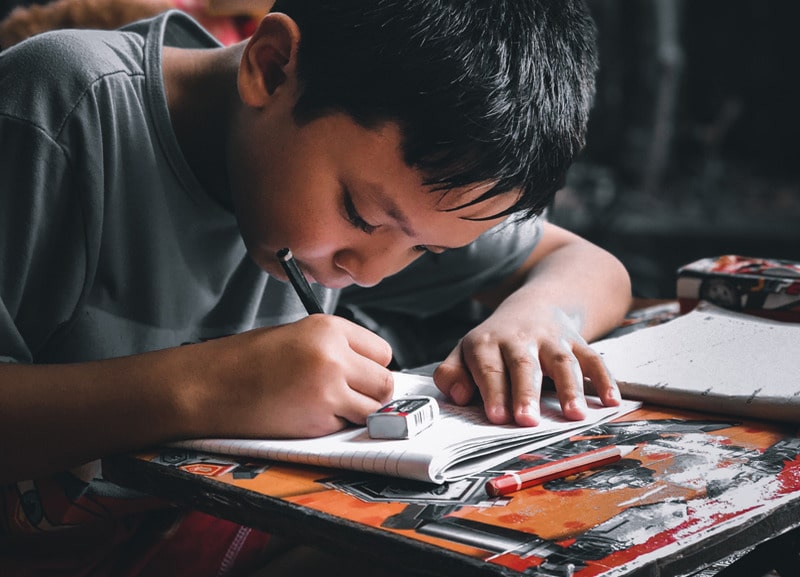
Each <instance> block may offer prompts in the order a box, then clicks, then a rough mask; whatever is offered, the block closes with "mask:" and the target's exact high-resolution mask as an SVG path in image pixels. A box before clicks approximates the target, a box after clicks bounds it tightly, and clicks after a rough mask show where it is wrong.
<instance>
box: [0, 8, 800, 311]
mask: <svg viewBox="0 0 800 577" xmlns="http://www.w3.org/2000/svg"><path fill="white" fill-rule="evenodd" d="M62 1H63V0H62ZM69 1H70V2H71V3H77V2H84V3H86V4H87V5H90V4H92V3H94V6H95V10H100V11H103V12H106V13H107V12H108V11H109V10H108V8H109V6H112V2H115V0H69ZM116 1H118V2H119V3H127V4H128V5H130V4H137V3H139V4H144V5H146V4H147V3H148V2H151V3H152V4H153V5H155V4H156V3H157V2H156V1H155V0H116ZM206 1H208V2H211V1H214V0H206ZM251 1H252V2H253V3H258V2H260V3H261V5H263V4H270V2H268V1H267V0H251ZM487 1H489V0H487ZM587 1H588V3H589V6H590V8H591V9H592V12H593V14H594V17H595V20H596V22H597V27H598V30H599V46H600V58H601V69H600V74H599V77H598V91H597V98H596V104H595V108H594V111H593V115H592V119H591V124H590V128H589V140H588V145H587V147H586V149H585V151H584V153H583V154H582V156H581V158H580V159H579V161H578V162H577V163H576V164H575V165H574V167H573V168H572V169H571V171H570V174H569V178H568V183H567V187H566V188H565V189H564V190H562V191H561V192H560V193H559V194H558V196H557V199H556V202H555V205H554V206H553V210H552V212H551V217H552V219H553V220H554V221H555V222H557V223H558V224H561V225H562V226H564V227H566V228H568V229H570V230H573V231H575V232H577V233H579V234H581V235H582V236H584V237H586V238H589V239H590V240H592V241H594V242H596V243H598V244H599V245H601V246H604V247H605V248H607V249H609V250H610V251H612V252H613V253H614V254H616V255H617V256H618V257H619V258H620V259H621V260H622V261H623V262H624V263H625V265H626V266H627V267H628V269H629V271H630V272H631V276H632V278H633V284H634V293H635V295H636V296H639V297H644V298H670V297H674V295H675V280H676V275H675V272H676V269H677V268H678V267H679V266H680V265H682V264H685V263H688V262H690V261H693V260H696V259H698V258H701V257H706V256H716V255H719V254H728V253H733V254H741V255H745V256H758V257H775V258H787V259H793V260H800V145H799V144H798V140H797V139H798V135H799V134H800V87H799V86H798V81H797V78H796V77H797V76H798V72H799V71H800V46H799V44H800V40H798V27H799V26H800V2H797V1H796V0H696V1H693V2H692V1H688V0H587ZM164 2H169V0H164ZM222 2H224V0H217V4H220V3H222ZM29 3H31V2H30V0H0V19H1V18H3V17H4V16H5V15H6V14H7V13H8V12H9V11H10V10H11V8H12V7H13V6H14V5H18V4H19V5H24V4H29ZM198 5H199V6H200V7H201V9H202V1H201V0H199V1H198ZM113 6H114V7H115V8H118V7H119V6H120V4H113ZM106 15H107V14H106Z"/></svg>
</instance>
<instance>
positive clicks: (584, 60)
mask: <svg viewBox="0 0 800 577" xmlns="http://www.w3.org/2000/svg"><path fill="white" fill-rule="evenodd" d="M595 67H596V64H595V53H594V44H593V29H592V26H591V22H590V20H589V18H588V16H587V14H586V11H585V8H584V7H583V6H582V5H581V4H580V3H579V2H563V1H561V0H559V1H552V2H550V1H544V0H526V1H520V0H495V1H492V2H484V1H483V0H472V1H470V0H460V1H456V0H410V1H409V0H404V1H403V2H399V1H390V0H386V1H381V2H375V1H374V0H335V1H324V0H309V1H302V0H287V1H286V2H278V4H277V5H276V6H275V8H274V10H273V12H272V13H270V14H268V15H267V16H266V17H265V18H264V19H263V21H262V22H261V23H260V25H259V28H258V30H257V31H256V32H255V34H254V35H253V36H252V38H250V39H249V40H248V41H247V42H244V43H242V44H239V45H235V46H232V47H228V48H222V47H220V46H219V45H218V43H216V42H215V41H214V40H213V39H212V38H211V37H210V36H208V35H207V34H206V33H204V31H203V30H201V29H200V28H199V27H198V26H197V25H196V24H195V23H194V22H193V21H191V20H190V19H189V18H187V17H186V16H184V15H182V14H180V13H177V12H173V13H167V14H165V15H161V16H159V17H156V18H154V19H152V20H149V21H143V22H139V23H136V24H135V25H132V26H130V27H128V28H127V29H126V30H124V31H117V32H99V31H94V32H75V31H62V32H56V33H52V34H44V35H41V36H39V37H34V38H32V39H31V40H28V41H26V42H24V43H22V44H20V45H18V46H16V47H14V48H12V49H10V50H8V51H6V52H4V53H3V54H2V56H0V93H1V94H3V98H2V100H0V150H2V155H1V156H0V173H2V174H3V178H2V182H1V183H0V265H2V268H0V270H1V271H2V276H1V277H0V360H3V361H6V362H5V363H3V364H0V439H1V440H0V444H1V446H2V451H3V459H2V465H0V481H2V483H4V484H5V485H4V486H3V487H4V488H3V491H4V492H3V493H2V495H3V499H4V504H5V508H6V509H5V518H4V520H3V522H4V526H3V527H2V533H0V537H2V549H0V551H2V553H3V554H5V558H4V561H5V566H6V567H11V568H12V569H13V572H12V574H37V571H43V567H45V566H48V567H60V569H61V571H62V572H61V573H60V574H61V575H65V574H76V575H77V574H85V573H87V572H89V571H93V573H92V575H105V574H108V575H158V574H161V573H168V572H169V571H170V570H169V569H168V568H169V567H173V568H174V567H178V566H180V567H182V568H183V570H184V572H185V573H186V574H192V575H205V574H209V575H211V574H217V572H218V571H219V570H220V566H221V565H220V563H223V561H222V560H223V559H226V560H225V561H224V563H229V561H230V560H231V559H236V560H237V562H238V565H236V567H237V568H239V569H240V570H242V569H243V568H248V567H254V566H256V565H257V564H258V563H260V562H261V561H262V557H263V555H265V554H268V553H269V551H268V549H269V547H270V545H269V543H268V539H267V536H265V535H262V534H259V533H257V532H250V531H249V530H246V529H244V528H238V527H235V526H232V525H231V524H224V523H222V522H219V523H218V522H216V520H213V519H210V518H206V517H203V516H200V515H196V514H187V516H185V517H178V516H177V514H176V513H174V512H173V511H172V510H170V509H168V508H165V506H164V505H163V504H161V503H158V502H154V501H152V500H150V501H147V500H145V499H140V500H139V501H137V500H135V499H133V498H129V497H131V496H130V495H128V494H127V493H126V492H124V491H122V490H121V489H120V488H118V487H115V486H113V485H111V484H110V483H108V482H105V481H103V480H102V478H101V475H100V471H99V470H98V468H97V466H96V463H97V459H99V458H100V457H102V456H103V455H107V454H110V453H116V452H122V451H129V450H134V449H138V448H142V447H145V446H149V445H155V444H161V443H164V442H167V441H171V440H175V439H181V438H191V437H204V436H235V437H269V436H273V437H274V436H280V437H299V436H316V435H323V434H326V433H330V432H333V431H336V430H339V429H341V428H342V427H344V426H347V425H348V424H350V423H355V424H363V423H364V422H365V419H366V415H367V414H368V413H370V412H372V411H374V410H375V409H377V408H378V407H379V406H380V405H381V404H382V403H384V402H385V401H386V400H388V398H389V396H390V395H391V392H392V377H391V372H390V371H389V369H388V368H387V365H388V364H389V363H390V360H391V358H392V350H391V347H390V345H389V344H388V343H387V342H386V341H385V340H384V339H382V338H380V337H379V336H377V335H376V334H374V333H373V332H370V331H368V330H366V329H365V328H363V327H361V326H359V325H357V324H355V323H352V322H349V321H348V320H345V319H344V318H342V317H339V316H334V315H330V314H328V315H311V316H307V315H306V314H305V313H304V311H303V309H302V306H301V305H300V302H299V301H298V299H297V295H295V294H294V292H293V291H292V288H291V286H290V285H289V284H288V283H286V282H285V281H286V278H285V276H284V274H283V273H282V270H281V268H280V266H279V263H278V261H277V259H276V258H275V252H276V251H277V250H279V249H281V248H283V247H289V248H291V250H292V252H293V253H294V255H295V256H296V257H297V259H298V261H299V264H300V267H301V268H302V270H303V272H304V273H305V274H306V275H307V277H308V278H309V280H310V281H312V282H314V283H316V285H315V286H316V291H317V296H318V297H319V298H320V300H321V301H322V303H323V307H324V308H325V310H326V311H327V312H332V311H333V310H335V308H336V306H337V304H339V305H348V304H352V305H354V306H358V307H366V308H368V309H373V310H374V309H386V310H392V311H399V312H404V311H406V312H407V311H411V312H414V314H417V315H419V316H426V315H431V314H434V313H436V312H439V311H441V310H444V309H446V308H448V307H449V306H451V305H452V304H453V303H455V302H457V301H463V300H467V299H469V298H470V297H473V296H475V295H477V296H478V297H479V298H480V299H481V301H482V302H483V303H485V304H488V305H490V306H492V307H493V312H492V314H491V315H490V316H489V317H488V318H487V319H486V320H485V321H483V322H482V323H480V324H479V325H478V326H476V327H475V328H474V329H473V330H471V331H470V332H469V333H468V334H467V335H466V336H464V338H463V339H462V340H461V341H460V342H459V344H458V345H457V346H456V348H455V349H454V350H453V351H452V353H450V354H449V355H448V356H447V358H446V359H445V360H444V362H443V363H442V364H441V365H440V366H439V367H438V369H437V371H436V374H435V380H436V383H437V386H438V387H439V388H441V389H442V390H443V391H444V392H445V393H447V394H448V395H450V396H451V397H452V398H453V399H454V400H455V401H456V402H458V403H467V402H470V400H471V399H472V398H473V397H476V398H477V396H480V398H481V401H482V403H483V405H484V407H485V411H486V414H487V416H488V418H489V419H490V420H491V421H493V422H495V423H511V422H515V423H517V424H519V425H521V426H535V425H536V424H537V422H538V418H539V413H538V398H539V391H540V387H541V382H542V377H543V375H546V376H549V377H551V378H552V380H553V381H554V383H555V386H556V388H557V391H558V395H559V398H560V401H561V405H562V408H563V411H564V413H565V415H566V416H567V417H569V418H572V419H579V418H581V416H582V415H583V407H584V406H585V402H584V400H583V392H582V391H583V380H584V378H588V379H591V380H592V382H593V386H594V388H595V390H596V391H597V393H598V395H599V396H600V397H601V399H602V400H603V402H605V403H606V404H615V403H617V402H618V398H619V395H618V392H617V389H616V386H615V384H614V382H613V380H612V379H611V377H610V376H609V375H608V374H607V372H606V370H605V368H604V367H603V364H602V362H601V360H600V359H599V357H598V356H597V355H595V354H594V353H593V352H592V351H591V349H589V347H588V346H587V345H586V341H587V340H589V339H593V338H596V337H598V336H599V335H601V334H603V333H604V332H605V331H607V330H609V329H610V328H612V327H613V326H614V325H615V324H616V323H617V322H618V321H619V320H620V319H621V318H622V315H623V314H624V312H625V311H626V309H627V307H628V301H629V293H630V286H629V280H628V277H627V274H626V273H625V271H624V269H623V268H622V266H621V265H620V264H619V262H618V261H617V260H616V259H614V258H613V257H612V256H610V255H609V254H607V253H606V252H604V251H602V250H600V249H599V248H597V247H595V246H593V245H591V244H589V243H588V242H586V241H583V240H582V239H580V238H578V237H576V236H574V235H572V234H570V233H568V232H566V231H564V230H562V229H559V228H558V227H556V226H553V225H551V224H548V223H545V222H542V220H541V219H539V218H535V217H536V216H537V215H539V214H540V213H541V212H542V211H543V209H544V208H545V207H546V206H547V204H548V203H549V202H550V200H551V199H552V196H553V194H554V193H555V191H556V190H557V189H558V187H559V184H560V183H561V182H562V179H563V176H564V173H565V171H566V169H567V167H568V166H569V164H570V162H571V161H572V160H573V159H574V157H575V155H576V154H577V153H578V151H579V150H580V148H581V146H582V145H583V142H584V133H585V127H586V120H587V115H588V111H589V106H590V102H591V98H592V94H593V86H594V85H593V75H594V71H595ZM384 279H385V281H384ZM381 281H384V282H381ZM344 287H350V288H348V289H347V290H346V291H342V290H341V289H343V288H344ZM60 471H69V473H63V472H60ZM27 479H34V480H35V481H27ZM139 497H141V496H139ZM147 507H150V509H149V512H148V509H147ZM52 529H57V530H52ZM187 543H191V544H193V545H194V547H193V548H192V547H189V551H190V554H187V555H185V556H184V557H181V553H180V551H181V548H182V547H183V546H186V544H187ZM243 544H244V545H243ZM35 551H36V552H37V553H36V554H34V553H33V552H35ZM237 555H238V557H237ZM37 559H38V560H37ZM42 559H44V560H42ZM190 562H194V563H196V564H197V565H198V566H196V567H191V566H189V565H188V563H190ZM225 567H228V569H230V567H229V566H228V565H225ZM226 570H227V569H226Z"/></svg>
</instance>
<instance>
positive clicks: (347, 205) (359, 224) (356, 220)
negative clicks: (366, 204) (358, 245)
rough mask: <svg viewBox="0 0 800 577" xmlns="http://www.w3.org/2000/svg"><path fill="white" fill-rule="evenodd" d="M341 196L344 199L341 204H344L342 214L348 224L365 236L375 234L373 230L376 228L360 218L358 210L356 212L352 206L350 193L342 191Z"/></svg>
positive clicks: (345, 190) (353, 205) (354, 206)
mask: <svg viewBox="0 0 800 577" xmlns="http://www.w3.org/2000/svg"><path fill="white" fill-rule="evenodd" d="M343 196H344V198H343V201H342V202H343V204H344V212H345V214H346V215H347V220H348V222H350V224H352V225H353V226H354V227H356V228H357V229H359V230H361V231H363V232H365V233H367V234H372V233H373V232H375V229H377V228H378V227H377V226H376V225H373V224H370V223H368V222H367V221H366V220H364V219H363V218H361V215H360V214H358V210H356V205H355V204H353V197H352V196H351V195H350V191H349V190H347V189H344V195H343Z"/></svg>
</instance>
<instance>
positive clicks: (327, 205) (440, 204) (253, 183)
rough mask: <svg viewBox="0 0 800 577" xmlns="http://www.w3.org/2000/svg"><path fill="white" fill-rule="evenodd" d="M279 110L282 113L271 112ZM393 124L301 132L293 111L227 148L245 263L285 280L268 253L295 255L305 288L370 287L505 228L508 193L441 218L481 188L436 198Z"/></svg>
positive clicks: (344, 121) (335, 122) (263, 118)
mask: <svg viewBox="0 0 800 577" xmlns="http://www.w3.org/2000/svg"><path fill="white" fill-rule="evenodd" d="M277 108H280V107H277ZM400 142H401V139H400V131H399V128H398V127H397V126H396V125H394V124H386V125H384V126H383V127H381V128H379V129H375V130H368V129H366V128H363V127H361V126H360V125H358V124H357V123H356V122H354V121H353V120H352V119H351V118H350V117H348V116H346V115H342V114H336V115H330V116H325V117H322V118H320V119H317V120H315V121H312V122H310V123H307V124H305V125H302V126H298V125H297V124H296V123H295V122H294V120H293V118H292V115H291V110H290V108H286V109H284V110H276V109H273V110H272V111H271V112H270V113H266V114H263V111H262V114H261V115H260V116H258V118H257V120H256V119H253V123H252V126H248V127H247V128H246V129H245V130H244V131H241V132H240V133H239V137H238V138H237V139H235V140H234V142H233V143H232V145H231V147H230V148H229V152H230V157H229V170H230V183H231V190H232V197H233V203H234V207H235V210H236V215H237V218H238V220H239V225H240V228H241V231H242V236H243V238H244V241H245V244H246V245H247V248H248V251H249V253H250V255H251V256H252V258H253V259H254V260H255V261H256V262H257V263H258V264H259V265H260V266H261V267H262V268H263V269H264V270H266V271H267V272H268V273H269V274H272V275H275V276H276V277H278V278H285V275H284V273H283V270H282V268H281V267H280V265H279V263H278V261H277V259H276V258H275V252H276V251H277V250H279V249H281V248H283V247H288V248H290V249H291V250H292V253H293V254H294V255H295V257H296V259H297V261H298V263H299V264H300V267H301V269H302V270H303V272H305V274H306V276H307V277H308V279H309V280H310V281H315V282H318V283H320V284H322V285H325V286H327V287H331V288H341V287H344V286H347V285H350V284H354V283H355V284H357V285H361V286H371V285H374V284H376V283H378V282H379V281H381V280H382V279H383V278H385V277H387V276H389V275H391V274H394V273H396V272H398V271H399V270H401V269H403V268H404V267H406V266H407V265H408V264H409V263H411V262H412V261H413V260H414V259H416V258H417V257H419V256H420V255H421V254H422V253H423V252H424V251H425V250H430V251H433V252H441V251H443V250H446V249H448V248H454V247H459V246H463V245H466V244H469V243H470V242H471V241H473V240H474V239H475V238H477V237H478V236H479V235H480V234H481V233H483V232H484V231H486V230H488V229H489V228H491V227H492V226H494V225H496V224H498V223H499V222H500V221H501V220H503V218H494V219H491V220H488V221H477V222H476V221H474V220H465V219H467V218H470V219H475V218H482V217H488V216H492V215H495V214H498V213H501V212H502V211H503V210H505V209H506V208H508V207H510V206H511V205H512V204H513V203H514V201H515V200H516V194H515V193H508V194H504V195H500V196H497V197H494V198H491V199H489V200H486V201H484V202H481V203H478V204H476V205H475V206H471V207H467V208H460V209H457V210H454V211H453V212H447V209H450V208H455V207H457V206H460V205H463V204H465V203H467V202H468V201H469V200H471V199H473V198H476V197H477V196H480V194H481V193H483V192H484V191H485V190H486V189H487V188H488V185H478V186H475V187H473V188H467V189H457V190H451V191H449V192H447V193H446V194H444V195H442V194H441V193H439V192H434V191H431V189H430V188H429V187H426V186H423V184H422V175H421V174H420V173H419V172H418V171H417V170H414V169H412V168H409V167H408V166H407V165H406V164H405V163H404V161H403V158H402V154H401V151H400Z"/></svg>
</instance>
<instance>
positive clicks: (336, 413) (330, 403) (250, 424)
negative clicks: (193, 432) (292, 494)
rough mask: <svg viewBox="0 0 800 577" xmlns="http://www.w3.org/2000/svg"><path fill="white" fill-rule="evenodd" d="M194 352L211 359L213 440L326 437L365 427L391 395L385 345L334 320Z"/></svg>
mask: <svg viewBox="0 0 800 577" xmlns="http://www.w3.org/2000/svg"><path fill="white" fill-rule="evenodd" d="M195 346H197V347H203V348H204V351H203V353H202V354H203V356H204V357H205V358H208V359H209V360H210V363H208V365H210V366H209V367H207V369H210V371H211V372H210V373H209V374H207V375H204V376H203V377H202V379H203V381H204V382H206V383H207V384H206V393H205V394H211V395H213V396H214V397H215V399H216V403H218V404H217V405H216V406H217V411H216V412H217V415H216V417H215V416H212V417H211V418H212V419H219V421H216V420H214V422H212V423H209V428H211V429H220V430H219V431H217V432H216V433H215V434H217V435H219V434H222V435H226V436H247V437H251V436H252V437H315V436H320V435H325V434H329V433H332V432H335V431H338V430H340V429H342V428H344V427H345V426H347V425H348V424H350V423H355V424H359V425H363V424H364V423H365V422H366V417H367V415H368V414H369V413H371V412H373V411H375V410H377V409H378V408H380V407H381V406H382V405H383V404H384V403H386V402H387V401H388V400H389V399H390V398H391V395H392V392H393V387H394V385H393V379H392V375H391V372H390V371H389V370H388V369H387V368H386V365H388V364H389V362H390V361H391V358H392V351H391V347H390V346H389V344H388V343H387V342H386V341H384V340H383V339H381V338H380V337H378V336H377V335H375V334H374V333H372V332H370V331H368V330H367V329H364V328H363V327H360V326H358V325H356V324H354V323H351V322H349V321H347V320H345V319H342V318H339V317H335V316H331V315H312V316H309V317H306V318H304V319H302V320H300V321H297V322H295V323H291V324H288V325H283V326H278V327H271V328H265V329H256V330H252V331H249V332H246V333H242V334H239V335H234V336H231V337H226V338H223V339H216V340H214V341H208V342H206V343H203V344H202V345H195ZM209 378H210V379H211V382H208V381H209ZM209 387H210V388H209ZM208 433H209V432H208V431H206V432H205V433H204V434H206V435H207V434H208Z"/></svg>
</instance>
